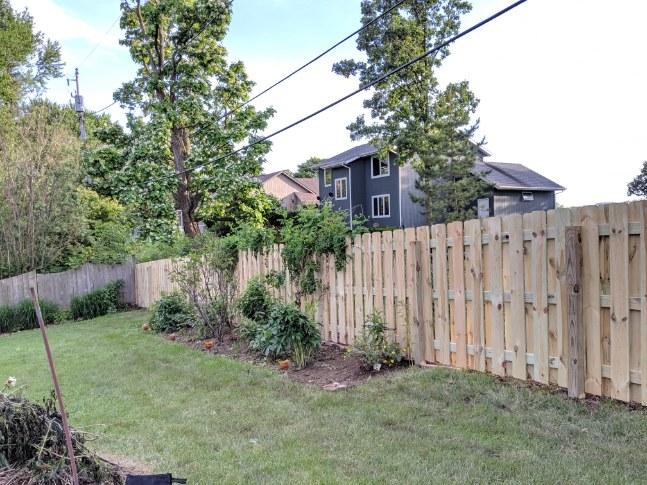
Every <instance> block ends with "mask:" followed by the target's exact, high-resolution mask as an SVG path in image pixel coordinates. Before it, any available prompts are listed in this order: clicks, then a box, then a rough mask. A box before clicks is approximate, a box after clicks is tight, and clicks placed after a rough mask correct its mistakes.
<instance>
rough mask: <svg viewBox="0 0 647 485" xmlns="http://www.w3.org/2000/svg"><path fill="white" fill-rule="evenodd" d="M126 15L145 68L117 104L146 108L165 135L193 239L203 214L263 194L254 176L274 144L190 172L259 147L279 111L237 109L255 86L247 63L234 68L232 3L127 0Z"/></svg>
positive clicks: (128, 35) (130, 39)
mask: <svg viewBox="0 0 647 485" xmlns="http://www.w3.org/2000/svg"><path fill="white" fill-rule="evenodd" d="M121 9H122V17H121V28H122V29H123V30H124V31H125V37H124V39H123V40H122V44H124V45H126V46H128V47H129V49H130V54H131V56H132V58H133V60H134V61H135V62H136V63H137V64H138V65H139V69H138V71H137V74H136V76H135V79H134V80H132V81H130V82H127V83H125V84H124V85H123V86H122V88H121V89H119V90H118V91H117V92H116V93H115V98H116V99H118V100H119V101H121V103H122V104H123V105H125V106H127V107H129V108H131V109H135V108H139V109H140V110H141V111H142V113H143V114H144V116H145V117H146V119H147V120H148V121H149V122H150V123H151V124H152V126H154V127H155V129H156V130H157V131H158V134H157V135H156V138H157V139H158V140H165V141H164V143H165V144H166V146H168V147H169V150H170V155H171V156H170V157H169V159H168V162H169V165H170V167H172V172H175V177H176V181H175V185H176V187H175V189H174V202H175V207H176V208H177V209H178V210H180V211H181V212H182V220H183V225H184V231H185V233H187V234H188V235H195V234H197V233H198V224H197V222H198V217H199V211H200V210H201V209H202V208H206V207H207V206H208V205H209V204H211V203H215V204H219V203H221V200H222V199H223V198H224V199H231V198H232V197H237V196H238V195H241V194H248V193H249V192H250V191H253V190H254V189H255V188H256V187H257V185H256V183H255V182H254V181H253V177H254V176H255V175H258V174H260V172H261V169H262V163H263V161H264V156H265V154H266V153H267V152H268V151H269V149H270V144H269V142H268V143H260V144H258V145H256V146H254V147H253V148H252V149H250V150H247V151H244V152H241V153H238V154H237V155H235V156H230V157H227V158H224V159H222V160H220V161H219V162H218V163H210V164H208V165H207V166H205V167H204V169H201V170H197V171H192V172H187V171H186V170H187V169H192V168H195V167H197V166H198V165H201V164H203V163H205V162H209V161H213V160H216V159H218V158H219V157H222V155H225V154H227V153H229V152H231V151H232V150H233V149H234V147H235V146H239V145H240V144H241V143H246V142H249V141H251V140H254V139H255V137H256V136H257V134H258V133H259V132H260V131H261V130H263V129H264V128H265V127H266V125H267V120H268V119H269V117H271V116H272V114H273V110H271V109H267V110H265V111H262V112H257V111H256V110H255V109H254V108H253V107H252V106H246V107H243V108H241V109H236V108H237V107H238V106H240V104H241V103H243V102H244V101H246V100H247V99H248V98H249V94H250V91H251V89H252V86H253V83H252V82H251V81H250V80H249V79H248V77H247V74H246V73H245V69H244V66H243V64H242V63H240V62H234V63H229V62H228V61H227V59H226V55H227V52H226V50H225V48H224V47H223V45H222V39H223V37H224V36H225V34H226V32H227V29H228V27H229V23H230V20H231V13H232V2H231V0H148V1H147V2H145V3H144V2H141V0H135V1H132V0H124V1H122V3H121ZM151 183H155V182H154V181H153V182H151Z"/></svg>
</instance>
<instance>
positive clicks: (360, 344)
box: [349, 312, 404, 371]
mask: <svg viewBox="0 0 647 485" xmlns="http://www.w3.org/2000/svg"><path fill="white" fill-rule="evenodd" d="M387 330H388V329H387V326H386V323H385V321H384V318H383V317H382V315H381V314H380V313H377V312H376V313H373V314H371V315H370V316H369V321H368V322H367V323H366V325H365V326H364V329H363V330H362V334H361V335H360V336H359V337H357V338H356V339H355V344H354V345H353V346H352V347H351V348H350V351H349V352H350V354H351V355H356V356H357V357H359V359H360V361H361V362H362V366H363V367H364V368H365V369H366V370H371V371H379V370H381V369H382V367H383V366H385V367H393V366H395V365H398V364H399V363H400V362H402V359H403V358H404V352H403V351H402V348H401V347H400V345H399V344H397V343H396V342H390V341H389V340H388V339H387V337H386V331H387Z"/></svg>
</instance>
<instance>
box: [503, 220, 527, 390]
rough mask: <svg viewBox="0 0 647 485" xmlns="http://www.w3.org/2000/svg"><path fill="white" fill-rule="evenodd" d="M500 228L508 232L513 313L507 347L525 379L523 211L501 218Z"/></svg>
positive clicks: (517, 373)
mask: <svg viewBox="0 0 647 485" xmlns="http://www.w3.org/2000/svg"><path fill="white" fill-rule="evenodd" d="M501 224H502V226H501V228H502V230H503V231H504V232H507V233H508V235H509V236H508V261H507V266H508V272H507V275H508V278H509V280H508V282H507V288H508V291H509V292H510V314H509V315H505V318H506V321H509V325H510V331H509V333H507V334H506V339H507V338H508V335H509V341H508V340H506V342H509V343H507V345H506V347H507V348H508V349H511V350H512V352H513V355H514V357H513V358H512V362H511V372H510V374H511V375H512V377H514V378H516V379H523V380H525V379H526V375H527V372H526V316H525V311H526V310H525V299H524V295H525V283H524V261H523V256H524V251H523V218H522V216H521V214H512V215H509V216H506V217H504V218H503V219H502V221H501Z"/></svg>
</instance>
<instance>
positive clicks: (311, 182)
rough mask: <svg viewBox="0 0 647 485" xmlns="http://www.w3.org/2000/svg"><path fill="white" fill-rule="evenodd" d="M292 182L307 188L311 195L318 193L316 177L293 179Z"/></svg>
mask: <svg viewBox="0 0 647 485" xmlns="http://www.w3.org/2000/svg"><path fill="white" fill-rule="evenodd" d="M294 180H296V181H297V182H299V183H300V184H301V185H303V186H305V187H307V188H308V189H309V190H310V192H312V193H313V194H318V193H319V179H318V178H317V177H308V178H305V177H294Z"/></svg>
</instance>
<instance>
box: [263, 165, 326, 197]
mask: <svg viewBox="0 0 647 485" xmlns="http://www.w3.org/2000/svg"><path fill="white" fill-rule="evenodd" d="M279 175H283V176H284V177H287V178H289V179H290V180H292V181H293V182H295V183H297V184H298V185H299V186H301V187H302V188H303V189H304V191H306V192H312V193H313V194H317V193H318V192H319V183H318V182H314V183H313V182H312V180H316V179H309V178H296V177H293V176H292V175H290V173H289V172H288V171H287V170H278V171H276V172H271V173H262V174H260V175H259V176H258V177H256V180H258V181H259V182H260V183H262V184H263V183H265V182H267V181H268V180H270V179H272V178H274V177H277V176H279ZM315 185H316V187H315Z"/></svg>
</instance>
